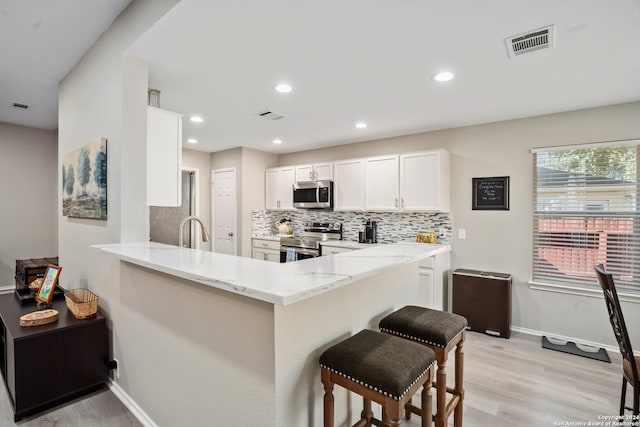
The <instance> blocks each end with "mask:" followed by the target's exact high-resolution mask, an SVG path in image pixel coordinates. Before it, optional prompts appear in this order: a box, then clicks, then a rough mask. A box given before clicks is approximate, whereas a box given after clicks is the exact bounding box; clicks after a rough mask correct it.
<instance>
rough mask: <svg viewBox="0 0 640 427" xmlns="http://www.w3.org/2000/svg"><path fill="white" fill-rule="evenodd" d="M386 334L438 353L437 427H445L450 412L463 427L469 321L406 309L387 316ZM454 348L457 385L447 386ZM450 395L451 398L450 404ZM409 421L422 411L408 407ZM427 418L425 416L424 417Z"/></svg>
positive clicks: (383, 325)
mask: <svg viewBox="0 0 640 427" xmlns="http://www.w3.org/2000/svg"><path fill="white" fill-rule="evenodd" d="M379 327H380V330H381V331H382V332H384V333H387V334H391V335H396V336H399V337H402V338H406V339H408V340H411V341H415V342H418V343H420V344H422V345H425V346H427V347H429V348H431V349H432V350H433V351H434V352H435V354H436V360H437V361H438V371H437V373H436V382H435V383H434V387H435V388H436V413H435V416H434V420H435V424H436V427H445V426H446V425H447V420H448V418H449V415H451V412H453V411H455V412H454V415H453V425H454V427H462V401H463V399H464V387H463V383H462V380H463V365H464V354H463V346H464V335H465V328H466V327H467V319H465V318H464V317H462V316H459V315H457V314H453V313H446V312H443V311H439V310H431V309H429V308H424V307H417V306H411V305H410V306H406V307H403V308H401V309H400V310H398V311H395V312H393V313H391V314H390V315H388V316H386V317H384V318H383V319H382V320H381V321H380V323H379ZM454 347H455V349H456V350H455V386H454V387H453V388H448V387H447V371H446V367H447V359H448V357H449V352H450V351H451V350H452V349H453V348H454ZM447 392H449V393H450V394H451V395H452V397H451V399H450V400H449V402H447ZM405 411H406V414H405V415H406V418H407V419H409V418H410V417H411V413H414V414H417V415H421V411H420V408H418V407H416V406H414V405H412V404H411V401H409V404H408V405H407V406H406V407H405ZM423 417H424V416H423Z"/></svg>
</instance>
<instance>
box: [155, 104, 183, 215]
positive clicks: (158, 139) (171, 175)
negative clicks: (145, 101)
mask: <svg viewBox="0 0 640 427" xmlns="http://www.w3.org/2000/svg"><path fill="white" fill-rule="evenodd" d="M181 169H182V115H181V114H178V113H174V112H172V111H167V110H162V109H160V108H155V107H147V205H149V206H174V207H176V206H180V205H181V204H182V173H181Z"/></svg>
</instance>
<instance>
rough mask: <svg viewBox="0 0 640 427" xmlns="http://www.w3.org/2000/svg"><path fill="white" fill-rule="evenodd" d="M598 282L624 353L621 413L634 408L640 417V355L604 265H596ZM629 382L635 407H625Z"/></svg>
mask: <svg viewBox="0 0 640 427" xmlns="http://www.w3.org/2000/svg"><path fill="white" fill-rule="evenodd" d="M595 269H596V275H597V276H598V282H599V283H600V287H601V288H602V292H603V293H604V302H605V304H606V306H607V311H608V312H609V320H610V321H611V327H612V328H613V334H614V335H615V336H616V341H618V346H619V347H620V353H621V354H622V359H623V360H622V392H621V396H620V415H621V416H623V415H624V410H625V409H632V410H633V415H634V416H635V417H636V420H637V417H638V400H640V399H639V397H640V383H639V382H638V371H640V356H634V355H633V349H632V348H631V340H630V339H629V334H628V333H627V326H626V324H625V323H624V316H623V315H622V310H621V309H620V301H619V300H618V292H617V291H616V285H615V283H614V281H613V275H612V274H611V273H607V272H606V271H605V270H604V266H602V265H600V266H597V267H595ZM627 383H629V384H631V386H632V387H633V408H628V407H625V399H626V395H627Z"/></svg>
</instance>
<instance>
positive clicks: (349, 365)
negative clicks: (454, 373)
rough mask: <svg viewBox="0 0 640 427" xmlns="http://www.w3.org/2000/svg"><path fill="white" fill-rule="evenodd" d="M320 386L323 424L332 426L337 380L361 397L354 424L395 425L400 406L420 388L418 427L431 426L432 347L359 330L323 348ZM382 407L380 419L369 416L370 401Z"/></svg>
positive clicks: (398, 423) (399, 416)
mask: <svg viewBox="0 0 640 427" xmlns="http://www.w3.org/2000/svg"><path fill="white" fill-rule="evenodd" d="M319 362H320V374H321V380H322V384H323V385H324V392H325V395H324V427H334V419H333V409H334V407H333V405H334V398H333V386H334V384H337V385H339V386H342V387H344V388H346V389H347V390H349V391H350V392H352V393H357V394H359V395H360V396H362V398H363V402H364V409H363V411H362V413H361V415H360V420H359V421H358V422H357V423H356V424H355V425H354V427H355V426H357V427H370V426H371V425H372V424H373V425H376V426H385V427H398V426H400V419H401V418H402V409H403V408H404V406H405V405H406V404H407V402H408V401H410V400H411V396H413V395H414V394H415V393H416V392H417V391H418V390H419V389H420V388H422V405H423V410H424V411H425V413H426V414H428V417H425V418H423V420H422V427H429V426H431V382H432V381H433V370H434V369H433V367H434V365H435V355H434V353H433V351H431V350H430V349H428V348H425V347H423V346H421V345H418V344H416V343H412V342H409V341H407V340H403V339H402V338H398V337H393V336H390V335H385V334H383V333H380V332H376V331H371V330H367V329H365V330H363V331H360V332H359V333H357V334H356V335H354V336H352V337H350V338H347V339H346V340H344V341H342V342H339V343H338V344H336V345H334V346H332V347H330V348H329V349H327V350H326V351H325V352H324V353H323V354H322V355H321V356H320V360H319ZM372 401H373V402H376V403H379V404H380V405H381V406H382V420H379V419H377V418H375V417H374V416H373V411H372V410H371V402H372Z"/></svg>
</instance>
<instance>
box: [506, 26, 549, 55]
mask: <svg viewBox="0 0 640 427" xmlns="http://www.w3.org/2000/svg"><path fill="white" fill-rule="evenodd" d="M506 42H507V50H508V51H509V56H510V57H511V58H514V57H516V56H518V55H522V54H523V53H528V52H533V51H536V50H540V49H547V48H550V47H553V25H550V26H548V27H545V28H540V29H537V30H533V31H529V32H527V33H524V34H519V35H517V36H513V37H509V38H507V39H506Z"/></svg>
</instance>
